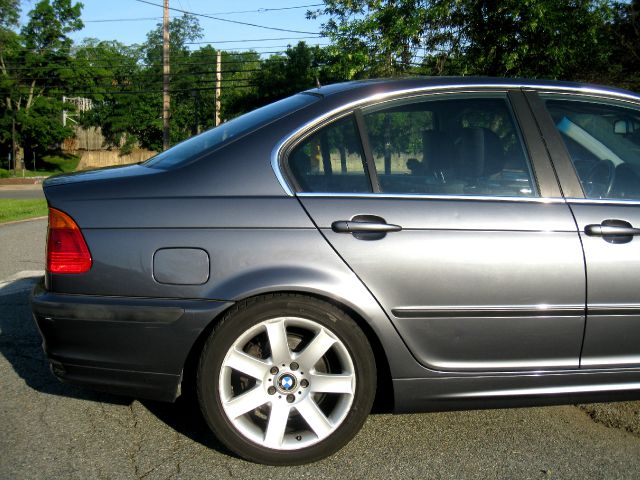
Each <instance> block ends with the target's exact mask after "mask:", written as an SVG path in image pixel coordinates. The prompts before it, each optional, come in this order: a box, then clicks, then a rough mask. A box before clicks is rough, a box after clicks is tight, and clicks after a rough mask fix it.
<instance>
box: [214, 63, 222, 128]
mask: <svg viewBox="0 0 640 480" xmlns="http://www.w3.org/2000/svg"><path fill="white" fill-rule="evenodd" d="M221 89H222V52H221V51H220V50H218V52H217V58H216V125H215V126H216V127H217V126H218V125H220V90H221Z"/></svg>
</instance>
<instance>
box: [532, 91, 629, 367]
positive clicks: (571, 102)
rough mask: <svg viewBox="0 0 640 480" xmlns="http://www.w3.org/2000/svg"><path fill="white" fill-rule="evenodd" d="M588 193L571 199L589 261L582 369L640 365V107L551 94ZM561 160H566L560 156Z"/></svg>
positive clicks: (549, 102) (554, 114)
mask: <svg viewBox="0 0 640 480" xmlns="http://www.w3.org/2000/svg"><path fill="white" fill-rule="evenodd" d="M543 100H544V103H545V105H546V108H547V110H548V112H549V113H550V115H551V119H552V120H553V124H554V125H555V127H556V131H557V133H558V134H559V137H560V138H562V140H560V142H561V143H564V145H565V146H566V150H565V151H564V153H565V155H566V153H568V154H569V158H570V159H571V162H572V165H573V166H574V169H575V172H576V173H577V175H578V178H579V180H580V183H581V185H582V190H583V193H584V195H582V196H583V197H584V198H570V199H568V202H569V204H570V205H571V209H572V211H573V213H574V215H575V218H576V221H577V224H578V227H579V230H580V237H581V240H582V244H583V246H584V253H585V259H586V265H587V324H586V330H585V338H584V347H583V352H582V358H581V366H582V367H583V368H612V367H631V366H635V367H637V366H638V365H640V236H638V235H639V234H640V108H639V107H638V106H636V105H633V104H631V103H629V102H627V101H625V102H622V101H619V100H618V101H616V100H613V99H609V100H607V99H601V98H600V99H599V98H595V97H585V96H575V95H573V96H570V95H545V96H543ZM554 161H555V162H557V163H558V162H562V161H563V159H562V158H554Z"/></svg>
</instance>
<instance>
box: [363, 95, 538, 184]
mask: <svg viewBox="0 0 640 480" xmlns="http://www.w3.org/2000/svg"><path fill="white" fill-rule="evenodd" d="M364 119H365V124H366V128H367V134H368V136H369V142H370V144H371V152H372V155H373V157H374V161H375V165H376V170H377V172H378V178H379V181H380V186H381V189H382V191H383V192H385V193H401V194H404V193H413V194H447V195H491V196H516V197H520V196H524V197H530V196H535V195H536V192H535V187H534V182H533V180H532V175H531V170H530V167H529V161H528V159H527V156H526V154H525V149H524V147H523V144H522V141H521V138H520V134H519V132H518V130H517V127H516V124H515V122H514V120H513V116H512V114H511V110H510V108H509V104H508V103H507V99H506V96H505V95H497V96H495V97H493V98H492V97H489V98H487V97H464V96H460V95H456V96H455V97H453V98H451V97H448V98H447V97H445V98H444V99H442V98H439V99H433V98H431V99H426V100H425V99H412V100H410V101H407V100H403V101H399V102H394V103H393V104H391V105H388V106H382V107H381V106H376V107H372V108H371V109H369V110H367V111H365V112H364Z"/></svg>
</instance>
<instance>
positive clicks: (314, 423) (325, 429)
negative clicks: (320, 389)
mask: <svg viewBox="0 0 640 480" xmlns="http://www.w3.org/2000/svg"><path fill="white" fill-rule="evenodd" d="M296 410H298V413H299V414H300V415H302V418H304V420H305V421H306V422H307V424H308V425H309V427H311V430H313V431H314V432H315V434H316V435H317V436H318V438H324V437H326V436H327V435H329V434H330V433H331V431H332V430H333V425H331V423H330V422H329V419H328V418H327V417H326V416H325V415H324V413H322V410H320V407H318V404H317V403H316V402H314V401H313V399H312V398H311V397H310V396H308V397H307V398H305V399H304V400H303V401H302V402H300V403H299V404H298V405H296Z"/></svg>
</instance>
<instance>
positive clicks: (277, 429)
mask: <svg viewBox="0 0 640 480" xmlns="http://www.w3.org/2000/svg"><path fill="white" fill-rule="evenodd" d="M290 410H291V407H289V405H287V404H286V403H283V402H282V401H272V402H271V413H270V414H269V422H268V423H267V431H266V432H265V434H264V443H265V445H266V446H267V447H269V448H280V447H281V446H282V440H283V439H284V432H285V429H286V428H287V421H288V420H289V411H290Z"/></svg>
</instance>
